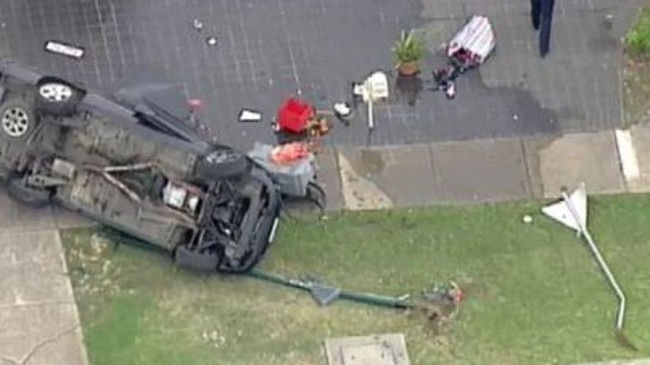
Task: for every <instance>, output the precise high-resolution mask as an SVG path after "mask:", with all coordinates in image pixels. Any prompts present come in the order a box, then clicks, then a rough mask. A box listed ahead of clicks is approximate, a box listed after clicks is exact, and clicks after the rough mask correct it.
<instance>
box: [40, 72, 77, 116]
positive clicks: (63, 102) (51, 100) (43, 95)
mask: <svg viewBox="0 0 650 365" xmlns="http://www.w3.org/2000/svg"><path fill="white" fill-rule="evenodd" d="M37 88H38V91H37V93H36V108H37V109H38V110H40V111H42V112H44V113H46V114H50V115H54V116H66V115H70V114H72V113H74V111H75V109H76V107H77V104H78V102H79V100H80V99H81V96H82V95H81V92H80V91H79V90H78V89H77V88H75V87H74V86H72V85H70V84H68V83H66V82H64V81H61V80H58V79H56V78H44V79H43V80H41V81H40V82H39V84H38V85H37Z"/></svg>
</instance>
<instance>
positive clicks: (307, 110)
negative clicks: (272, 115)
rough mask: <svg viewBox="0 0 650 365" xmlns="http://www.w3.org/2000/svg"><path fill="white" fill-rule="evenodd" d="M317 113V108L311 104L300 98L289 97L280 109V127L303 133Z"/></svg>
mask: <svg viewBox="0 0 650 365" xmlns="http://www.w3.org/2000/svg"><path fill="white" fill-rule="evenodd" d="M315 114H316V110H315V108H314V107H313V106H312V105H311V104H309V103H307V102H305V101H302V100H300V99H298V98H293V97H292V98H289V99H287V100H285V101H284V102H283V103H282V105H281V106H280V109H279V110H278V128H279V129H280V130H283V131H287V132H292V133H302V132H304V131H305V130H306V129H307V125H308V123H309V121H310V120H312V119H314V116H315Z"/></svg>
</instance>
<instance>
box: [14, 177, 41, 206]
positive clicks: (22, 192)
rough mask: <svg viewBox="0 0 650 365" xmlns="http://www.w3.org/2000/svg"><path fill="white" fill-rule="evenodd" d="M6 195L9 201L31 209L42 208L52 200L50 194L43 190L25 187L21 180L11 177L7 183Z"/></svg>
mask: <svg viewBox="0 0 650 365" xmlns="http://www.w3.org/2000/svg"><path fill="white" fill-rule="evenodd" d="M7 195H9V197H10V198H11V199H13V200H14V201H16V202H19V203H21V204H24V205H27V206H29V207H32V208H44V207H46V206H48V205H49V204H50V202H51V200H52V193H51V192H50V191H48V190H45V189H37V188H32V187H30V186H27V185H25V182H24V180H23V179H22V178H19V177H12V178H10V179H9V181H8V183H7Z"/></svg>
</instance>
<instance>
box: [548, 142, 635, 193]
mask: <svg viewBox="0 0 650 365" xmlns="http://www.w3.org/2000/svg"><path fill="white" fill-rule="evenodd" d="M538 156H539V159H540V173H541V178H542V184H543V186H544V196H545V197H557V196H559V194H560V191H561V189H562V188H563V187H567V188H574V187H577V186H578V184H580V182H583V181H584V182H585V183H586V184H587V186H588V189H589V191H590V192H593V193H620V192H624V191H625V190H626V189H625V180H624V178H623V175H622V171H621V167H620V160H619V155H618V148H617V146H616V140H615V136H614V133H613V132H598V133H588V134H573V135H567V136H564V137H563V138H560V139H558V140H556V141H554V142H553V143H551V144H550V145H548V146H547V147H546V148H544V149H541V150H539V151H538Z"/></svg>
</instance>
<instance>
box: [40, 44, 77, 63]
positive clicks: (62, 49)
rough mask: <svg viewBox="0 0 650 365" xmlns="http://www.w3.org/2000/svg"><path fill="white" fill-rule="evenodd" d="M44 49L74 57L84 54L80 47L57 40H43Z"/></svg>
mask: <svg viewBox="0 0 650 365" xmlns="http://www.w3.org/2000/svg"><path fill="white" fill-rule="evenodd" d="M44 47H45V51H46V52H50V53H54V54H58V55H62V56H67V57H70V58H74V59H81V58H83V56H84V54H85V52H86V51H85V50H84V49H83V48H82V47H77V46H73V45H71V44H69V43H65V42H59V41H47V42H45V46H44Z"/></svg>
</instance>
